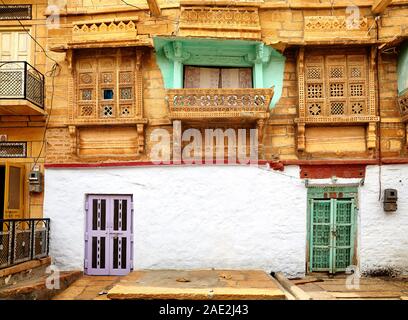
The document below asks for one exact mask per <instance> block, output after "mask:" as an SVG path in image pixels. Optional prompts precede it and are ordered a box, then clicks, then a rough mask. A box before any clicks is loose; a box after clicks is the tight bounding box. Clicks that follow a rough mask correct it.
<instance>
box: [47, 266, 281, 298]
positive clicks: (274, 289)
mask: <svg viewBox="0 0 408 320" xmlns="http://www.w3.org/2000/svg"><path fill="white" fill-rule="evenodd" d="M113 287H115V288H114V289H113V290H112V291H111V293H110V297H111V298H118V299H126V298H135V297H139V298H140V297H143V298H145V299H153V298H169V297H172V298H175V297H176V296H177V295H178V296H179V298H184V299H207V298H208V296H209V295H210V296H211V297H212V298H213V299H217V298H220V299H221V298H222V299H228V298H230V299H231V298H237V299H239V298H243V297H248V298H251V297H252V298H254V299H284V298H285V293H284V292H283V291H282V290H281V288H280V286H279V285H278V284H277V282H276V281H275V280H274V279H272V278H271V277H269V276H268V275H267V274H266V273H265V272H262V271H226V270H217V271H214V270H199V271H168V270H155V271H137V272H132V273H130V274H129V275H128V276H125V277H108V276H83V277H82V278H81V279H79V280H77V281H76V282H74V283H73V284H72V285H71V286H70V287H69V288H68V289H66V290H65V291H64V292H62V293H61V294H59V295H57V296H55V297H54V299H55V300H105V299H108V297H107V294H106V293H107V292H108V291H110V290H111V289H112V288H113Z"/></svg>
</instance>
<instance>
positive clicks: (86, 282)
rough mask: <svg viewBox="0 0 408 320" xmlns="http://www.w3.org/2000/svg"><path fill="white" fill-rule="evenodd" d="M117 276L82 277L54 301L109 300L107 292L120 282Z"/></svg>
mask: <svg viewBox="0 0 408 320" xmlns="http://www.w3.org/2000/svg"><path fill="white" fill-rule="evenodd" d="M119 280H120V277H117V276H116V277H115V276H86V275H84V276H82V278H80V279H78V280H77V281H75V282H74V283H73V284H72V285H71V286H70V287H69V288H67V289H66V290H65V291H63V292H62V293H60V294H58V295H57V296H55V297H54V298H53V300H107V299H108V298H107V292H108V291H109V290H110V289H111V288H112V287H113V286H114V285H115V284H116V283H117V282H119Z"/></svg>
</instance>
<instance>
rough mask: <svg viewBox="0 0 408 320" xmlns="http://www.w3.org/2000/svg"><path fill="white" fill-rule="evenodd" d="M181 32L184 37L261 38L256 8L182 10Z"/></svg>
mask: <svg viewBox="0 0 408 320" xmlns="http://www.w3.org/2000/svg"><path fill="white" fill-rule="evenodd" d="M180 32H181V35H183V36H188V35H190V36H202V35H206V36H215V37H222V38H247V39H255V38H260V36H261V27H260V22H259V14H258V8H256V7H215V6H213V7H204V6H203V7H201V6H191V7H182V8H181V19H180Z"/></svg>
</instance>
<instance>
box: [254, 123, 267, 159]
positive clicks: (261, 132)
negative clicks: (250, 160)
mask: <svg viewBox="0 0 408 320" xmlns="http://www.w3.org/2000/svg"><path fill="white" fill-rule="evenodd" d="M264 128H265V120H263V119H259V120H258V121H257V123H256V129H257V130H258V159H260V160H262V159H264V155H265V150H264V149H265V148H264V144H263V138H264Z"/></svg>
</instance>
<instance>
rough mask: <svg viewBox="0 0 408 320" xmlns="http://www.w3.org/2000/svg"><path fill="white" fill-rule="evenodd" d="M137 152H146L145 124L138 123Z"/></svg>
mask: <svg viewBox="0 0 408 320" xmlns="http://www.w3.org/2000/svg"><path fill="white" fill-rule="evenodd" d="M136 126H137V147H138V148H137V153H138V154H142V153H144V152H145V138H144V124H143V123H138V124H137V125H136Z"/></svg>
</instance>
